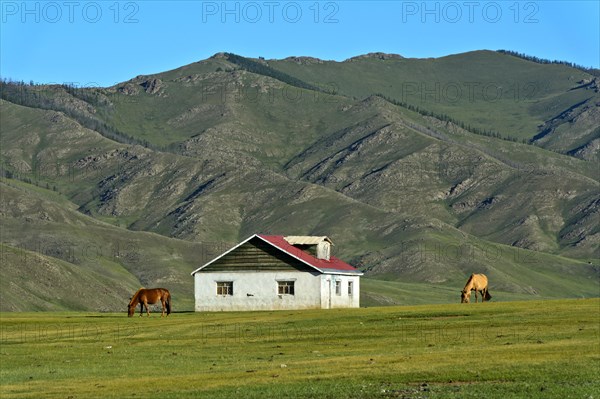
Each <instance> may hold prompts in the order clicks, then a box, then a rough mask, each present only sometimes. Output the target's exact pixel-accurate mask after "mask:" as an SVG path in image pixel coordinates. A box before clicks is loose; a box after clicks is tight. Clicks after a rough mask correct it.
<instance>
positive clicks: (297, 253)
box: [256, 234, 362, 274]
mask: <svg viewBox="0 0 600 399" xmlns="http://www.w3.org/2000/svg"><path fill="white" fill-rule="evenodd" d="M256 236H257V237H259V238H262V239H263V240H265V241H266V242H268V243H269V244H271V245H273V246H275V247H277V248H279V249H280V250H282V251H284V252H286V253H288V254H290V255H292V256H294V257H296V258H298V259H300V260H301V261H302V262H304V263H306V264H308V265H309V266H312V267H315V268H317V269H319V270H320V271H322V272H338V273H360V274H362V272H361V271H360V270H358V269H356V268H355V267H353V266H351V265H349V264H347V263H346V262H344V261H342V260H340V259H338V258H336V257H335V256H331V257H330V258H329V260H325V259H318V258H316V257H314V256H312V255H311V254H309V253H307V252H304V251H303V250H301V249H300V248H298V247H295V246H293V245H292V244H290V243H289V242H287V241H286V240H285V238H283V236H268V235H264V234H256Z"/></svg>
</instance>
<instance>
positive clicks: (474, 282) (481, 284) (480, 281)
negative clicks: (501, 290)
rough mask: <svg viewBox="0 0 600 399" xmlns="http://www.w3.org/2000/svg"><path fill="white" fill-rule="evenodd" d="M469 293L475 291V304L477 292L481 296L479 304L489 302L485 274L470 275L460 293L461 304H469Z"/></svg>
mask: <svg viewBox="0 0 600 399" xmlns="http://www.w3.org/2000/svg"><path fill="white" fill-rule="evenodd" d="M471 291H475V303H477V292H478V291H479V293H480V294H481V302H485V301H489V300H490V299H492V296H491V295H490V293H489V292H488V279H487V277H486V276H485V274H475V273H473V274H471V277H469V280H468V281H467V285H465V288H463V290H462V291H461V298H460V302H461V303H469V302H470V301H471Z"/></svg>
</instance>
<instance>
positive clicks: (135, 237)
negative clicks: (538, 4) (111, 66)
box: [0, 50, 600, 311]
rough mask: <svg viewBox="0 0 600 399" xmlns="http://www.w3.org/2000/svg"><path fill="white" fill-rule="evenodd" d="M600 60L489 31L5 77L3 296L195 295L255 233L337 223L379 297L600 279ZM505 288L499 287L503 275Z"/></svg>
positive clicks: (527, 292) (27, 302) (373, 297)
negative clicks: (411, 48) (427, 52)
mask: <svg viewBox="0 0 600 399" xmlns="http://www.w3.org/2000/svg"><path fill="white" fill-rule="evenodd" d="M599 75H600V73H598V71H597V70H591V69H585V68H581V67H577V66H573V65H569V64H568V63H557V62H539V60H537V61H532V60H531V59H526V58H525V57H521V56H516V55H515V54H513V53H510V52H497V51H487V50H486V51H475V52H469V53H464V54H457V55H451V56H447V57H442V58H428V59H408V58H403V57H401V56H399V55H395V54H384V53H371V54H366V55H362V56H358V57H354V58H351V59H348V60H346V61H343V62H337V61H325V60H320V59H316V58H311V57H289V58H286V59H282V60H265V59H262V58H259V59H251V58H246V57H242V56H239V55H235V54H230V53H219V54H216V55H214V56H213V57H211V58H209V59H206V60H202V61H199V62H197V63H193V64H190V65H186V66H183V67H180V68H177V69H174V70H171V71H166V72H162V73H157V74H153V75H144V76H137V77H135V78H133V79H131V80H129V81H126V82H123V83H120V84H117V85H115V86H112V87H103V88H96V87H94V88H80V87H73V86H68V85H42V84H32V83H30V84H26V83H24V82H13V81H10V80H8V79H3V81H2V83H1V100H0V113H1V118H0V119H1V120H0V129H1V140H0V144H1V148H0V157H1V165H2V174H1V175H2V181H1V182H0V188H1V194H2V198H1V201H0V221H1V222H2V228H1V238H0V241H1V246H0V249H1V250H2V252H1V259H2V262H1V265H2V270H1V273H2V279H1V282H0V288H1V291H0V295H1V297H0V310H61V309H81V310H103V311H104V310H106V311H109V310H123V309H125V305H126V302H127V298H129V296H130V295H131V293H133V292H134V291H135V290H136V289H137V288H139V286H165V287H167V288H169V289H171V290H172V291H173V292H174V303H175V307H176V309H175V310H189V309H191V308H192V303H193V294H192V292H193V287H192V284H193V280H192V278H191V277H190V276H189V273H190V272H191V271H192V270H194V269H196V268H197V267H199V266H201V264H202V262H205V261H208V260H209V259H211V258H212V257H214V256H216V255H218V254H219V253H221V252H223V251H224V250H226V249H228V248H229V247H231V246H233V245H234V244H235V243H237V242H239V241H241V240H242V239H244V238H246V237H248V236H250V235H251V234H253V233H265V234H283V235H327V236H329V237H330V238H331V239H332V240H333V242H334V244H335V246H334V254H335V255H336V256H338V257H340V258H342V259H344V260H347V261H349V263H351V264H353V265H355V266H356V267H359V268H360V269H361V270H363V271H364V272H365V278H364V279H363V280H364V284H363V287H362V288H363V289H362V291H363V292H362V293H361V294H362V303H363V304H364V305H380V304H403V303H432V302H447V301H457V300H458V297H459V295H458V292H459V290H460V289H461V288H462V286H463V285H464V283H465V282H466V279H467V277H468V275H470V274H471V273H472V272H481V273H485V274H487V275H488V277H489V279H490V286H491V287H490V290H491V292H492V295H493V296H494V298H495V299H498V300H512V299H528V298H538V299H539V298H558V297H589V296H598V295H600V291H599V289H600V286H599V283H600V276H599V273H600V266H599V262H598V258H599V243H600V234H599V227H598V226H599V225H600V223H599V222H600V212H599V208H600V196H599V177H600V170H599V167H598V165H599V164H598V162H599V160H600V93H599V90H600V89H599V87H598V84H599V82H600V79H599V77H598V76H599ZM494 292H497V294H496V295H494Z"/></svg>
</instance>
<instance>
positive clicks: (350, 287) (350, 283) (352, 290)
mask: <svg viewBox="0 0 600 399" xmlns="http://www.w3.org/2000/svg"><path fill="white" fill-rule="evenodd" d="M353 283H354V281H348V296H352V294H353V293H354V284H353Z"/></svg>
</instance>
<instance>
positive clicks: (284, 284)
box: [277, 281, 294, 295]
mask: <svg viewBox="0 0 600 399" xmlns="http://www.w3.org/2000/svg"><path fill="white" fill-rule="evenodd" d="M277 294H279V295H294V282H293V281H278V282H277Z"/></svg>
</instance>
